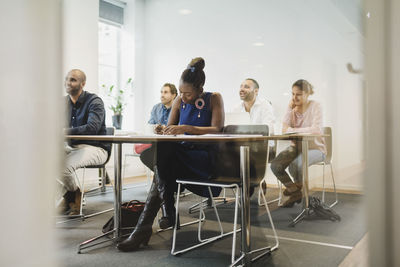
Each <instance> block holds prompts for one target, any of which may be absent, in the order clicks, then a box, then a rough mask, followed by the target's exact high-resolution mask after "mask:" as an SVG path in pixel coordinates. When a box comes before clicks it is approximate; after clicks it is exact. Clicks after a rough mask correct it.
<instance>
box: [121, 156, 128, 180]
mask: <svg viewBox="0 0 400 267" xmlns="http://www.w3.org/2000/svg"><path fill="white" fill-rule="evenodd" d="M126 157H127V154H125V155H124V164H122V179H124V178H125V169H126Z"/></svg>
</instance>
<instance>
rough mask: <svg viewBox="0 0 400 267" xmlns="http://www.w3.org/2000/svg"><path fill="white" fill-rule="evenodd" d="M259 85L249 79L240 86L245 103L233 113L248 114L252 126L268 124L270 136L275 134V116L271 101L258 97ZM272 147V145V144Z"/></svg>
mask: <svg viewBox="0 0 400 267" xmlns="http://www.w3.org/2000/svg"><path fill="white" fill-rule="evenodd" d="M258 90H259V85H258V82H257V81H256V80H254V79H251V78H248V79H246V80H244V81H243V82H242V84H241V85H240V90H239V95H240V99H241V100H242V101H243V102H242V103H241V104H240V105H238V106H236V107H235V108H234V110H233V112H247V113H249V115H250V122H251V123H252V124H267V125H268V128H269V134H273V133H274V124H275V115H274V110H273V108H272V104H271V102H270V101H268V100H266V99H262V98H260V97H258ZM270 145H271V144H270Z"/></svg>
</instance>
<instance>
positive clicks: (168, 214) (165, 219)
mask: <svg viewBox="0 0 400 267" xmlns="http://www.w3.org/2000/svg"><path fill="white" fill-rule="evenodd" d="M161 211H162V217H161V218H160V219H159V220H158V225H159V226H160V228H161V229H163V230H164V229H167V228H169V227H173V226H174V225H175V219H176V209H175V206H174V204H173V203H172V205H171V204H167V203H166V202H164V203H163V204H162V205H161ZM177 220H178V225H177V229H180V222H179V214H178V218H177Z"/></svg>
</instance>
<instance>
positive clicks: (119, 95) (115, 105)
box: [101, 78, 133, 129]
mask: <svg viewBox="0 0 400 267" xmlns="http://www.w3.org/2000/svg"><path fill="white" fill-rule="evenodd" d="M132 83H133V79H132V78H129V79H128V80H127V82H126V84H125V88H124V89H123V90H122V89H118V88H116V87H115V86H114V85H111V86H110V87H107V86H106V85H105V84H103V85H102V86H101V87H102V88H103V90H105V91H106V92H107V96H108V97H109V98H111V103H112V104H111V105H110V106H109V108H110V109H111V110H112V111H113V112H114V115H113V116H112V123H113V126H114V127H115V128H116V129H121V126H122V113H123V111H124V108H125V106H126V103H125V99H124V93H125V91H126V90H127V88H128V86H132Z"/></svg>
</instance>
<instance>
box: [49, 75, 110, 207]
mask: <svg viewBox="0 0 400 267" xmlns="http://www.w3.org/2000/svg"><path fill="white" fill-rule="evenodd" d="M85 84H86V75H85V73H84V72H83V71H81V70H78V69H73V70H71V71H69V72H68V74H67V76H66V77H65V84H64V85H65V90H66V93H67V94H68V95H67V96H66V99H65V100H66V104H67V127H66V129H65V133H66V134H70V135H105V134H106V126H105V117H106V112H105V110H104V103H103V101H102V100H101V98H100V97H98V96H97V95H95V94H92V93H89V92H87V91H84V90H83V88H84V86H85ZM68 145H69V146H67V147H68V149H66V159H65V169H64V170H63V173H62V176H61V178H60V179H57V181H58V191H57V194H58V195H57V196H56V197H57V199H56V201H57V205H58V207H59V212H61V213H63V214H67V215H78V214H80V206H81V191H80V188H79V186H78V185H79V182H78V181H77V180H76V179H77V177H76V175H75V172H74V170H76V169H79V168H83V167H85V166H90V165H100V164H103V163H105V162H106V160H107V156H108V154H109V153H110V152H111V145H110V144H104V143H99V142H94V141H78V140H70V141H69V143H68Z"/></svg>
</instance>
